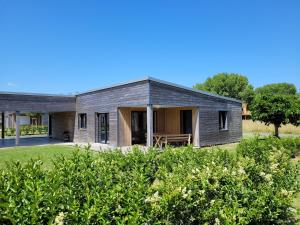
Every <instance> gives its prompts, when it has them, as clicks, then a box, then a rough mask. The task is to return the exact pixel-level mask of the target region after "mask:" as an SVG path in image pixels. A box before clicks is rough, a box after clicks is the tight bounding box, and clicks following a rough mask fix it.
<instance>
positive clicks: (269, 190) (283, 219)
mask: <svg viewBox="0 0 300 225" xmlns="http://www.w3.org/2000/svg"><path fill="white" fill-rule="evenodd" d="M278 143H279V142H277V141H276V140H275V139H273V138H270V139H266V140H260V139H259V138H254V139H250V140H243V141H242V142H241V144H240V145H239V146H238V148H237V154H231V153H229V152H228V151H226V150H222V149H218V148H216V149H214V150H203V149H195V148H193V147H192V146H188V147H182V148H171V147H167V148H166V149H165V150H164V151H163V152H161V151H158V150H156V149H150V150H149V151H147V152H143V151H142V150H140V149H139V148H138V147H135V148H134V149H133V150H132V151H131V152H129V153H127V154H123V153H122V152H121V151H120V150H113V151H109V152H101V153H95V152H91V151H90V150H89V149H86V150H84V151H83V150H82V149H77V150H76V151H74V153H73V155H72V156H71V157H65V156H63V155H61V156H58V157H57V158H56V159H55V160H54V161H53V163H54V167H53V169H49V170H44V169H42V167H41V165H42V163H43V162H42V161H40V160H32V161H30V162H28V163H27V164H26V165H21V164H20V163H19V162H10V163H8V165H7V168H6V169H4V170H2V171H0V172H1V175H0V194H1V196H0V199H1V204H0V223H1V224H293V222H294V221H293V218H294V214H295V209H293V208H292V207H291V203H292V200H293V198H294V196H295V194H296V193H297V192H298V190H299V183H298V175H299V167H298V164H297V163H294V162H291V157H290V151H289V150H287V149H286V148H284V147H283V144H280V143H279V144H278Z"/></svg>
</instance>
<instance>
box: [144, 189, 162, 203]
mask: <svg viewBox="0 0 300 225" xmlns="http://www.w3.org/2000/svg"><path fill="white" fill-rule="evenodd" d="M160 199H161V197H159V194H158V191H157V192H155V193H154V194H153V195H152V196H151V197H147V198H146V199H145V202H146V203H155V202H158V201H159V200H160Z"/></svg>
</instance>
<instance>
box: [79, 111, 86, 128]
mask: <svg viewBox="0 0 300 225" xmlns="http://www.w3.org/2000/svg"><path fill="white" fill-rule="evenodd" d="M78 129H79V130H86V129H87V113H78Z"/></svg>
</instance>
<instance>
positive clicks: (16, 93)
mask: <svg viewBox="0 0 300 225" xmlns="http://www.w3.org/2000/svg"><path fill="white" fill-rule="evenodd" d="M143 81H153V82H157V83H160V84H164V85H168V86H171V87H176V88H179V89H183V90H187V91H190V92H194V93H200V94H203V95H207V96H213V97H216V98H220V99H225V100H229V101H233V102H238V103H242V101H240V100H237V99H234V98H229V97H225V96H221V95H217V94H213V93H210V92H206V91H201V90H197V89H194V88H190V87H186V86H183V85H179V84H175V83H171V82H168V81H164V80H160V79H156V78H154V77H149V76H148V77H144V78H140V79H136V80H130V81H127V82H122V83H118V84H113V85H109V86H104V87H101V88H96V89H92V90H89V91H85V92H79V93H77V94H75V95H63V94H46V93H29V92H1V91H0V95H28V96H45V97H76V96H79V95H85V94H89V93H93V92H97V91H102V90H106V89H111V88H116V87H119V86H123V85H128V84H133V83H138V82H143Z"/></svg>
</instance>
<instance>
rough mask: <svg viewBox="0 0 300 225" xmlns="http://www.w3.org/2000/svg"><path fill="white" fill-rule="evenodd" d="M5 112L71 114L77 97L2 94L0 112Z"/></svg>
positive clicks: (0, 96) (0, 94) (0, 95)
mask: <svg viewBox="0 0 300 225" xmlns="http://www.w3.org/2000/svg"><path fill="white" fill-rule="evenodd" d="M3 111H22V112H70V111H75V97H71V96H70V97H69V96H51V95H49V96H48V95H33V94H3V93H0V112H3Z"/></svg>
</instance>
